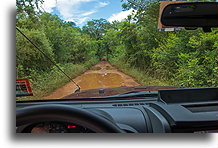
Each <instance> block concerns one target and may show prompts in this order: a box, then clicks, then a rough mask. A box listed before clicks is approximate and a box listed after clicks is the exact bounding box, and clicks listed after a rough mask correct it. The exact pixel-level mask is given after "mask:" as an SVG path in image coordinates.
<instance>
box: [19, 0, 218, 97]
mask: <svg viewBox="0 0 218 148" xmlns="http://www.w3.org/2000/svg"><path fill="white" fill-rule="evenodd" d="M121 2H122V3H123V5H122V6H123V9H124V10H129V9H131V8H133V9H134V10H135V12H133V14H132V15H129V16H128V18H127V19H125V20H123V21H121V22H118V21H114V22H112V23H110V22H108V21H107V20H106V19H99V20H92V21H89V22H87V24H86V25H85V26H83V27H81V28H79V27H78V26H77V25H76V24H75V23H74V22H66V21H63V20H61V19H60V18H59V17H58V16H54V15H51V14H49V13H45V12H42V11H40V10H38V11H36V10H37V9H38V5H39V4H40V3H43V0H28V1H26V0H17V5H16V10H17V15H16V27H18V28H19V29H20V30H21V31H22V32H24V33H25V34H26V36H28V37H29V38H30V39H31V40H32V41H33V42H34V43H36V45H37V46H38V47H39V48H40V49H42V50H43V51H44V52H45V53H46V54H47V55H48V56H49V57H50V58H51V59H52V60H53V61H55V63H57V64H58V65H59V66H60V67H61V68H63V69H64V70H65V71H67V73H68V74H69V75H70V76H72V77H75V76H76V75H79V74H80V73H82V72H84V71H85V70H86V69H88V68H90V66H91V65H93V64H95V63H96V62H98V61H99V60H100V58H101V57H102V56H107V58H108V60H109V61H110V62H111V63H112V64H113V65H115V66H117V67H118V68H120V69H121V70H124V71H126V72H127V74H128V70H131V69H134V70H135V71H137V72H132V73H131V75H132V76H133V77H135V78H136V79H137V80H138V81H139V82H141V84H142V85H143V84H150V85H158V84H162V85H176V86H179V85H180V84H181V83H182V82H185V81H188V83H187V87H205V86H209V87H212V86H217V59H218V56H217V45H218V43H217V37H218V32H217V29H214V30H213V31H212V32H210V33H204V32H203V31H202V29H200V28H199V29H197V30H193V31H187V30H185V29H182V30H180V31H176V32H159V31H158V30H157V23H158V15H159V1H158V0H150V1H144V0H121ZM16 54H17V60H16V71H17V78H29V79H30V80H31V82H32V84H33V88H34V87H36V90H39V89H40V90H42V91H47V93H49V92H51V91H52V90H54V89H55V88H57V87H59V86H60V85H63V83H65V82H66V81H67V78H66V79H65V80H63V81H62V80H60V79H61V78H63V75H61V74H60V72H58V70H57V69H56V68H55V67H54V65H52V63H50V62H49V61H48V59H46V58H45V57H44V56H43V55H42V54H41V53H40V52H39V51H37V50H36V49H35V48H34V47H33V45H32V44H31V43H29V42H28V41H27V40H26V39H25V38H24V37H23V36H22V35H21V34H20V33H19V32H16ZM69 69H70V70H69ZM73 71H74V72H76V74H75V73H73ZM55 73H57V74H55ZM57 75H60V76H57ZM139 75H140V78H139V77H138V76H139ZM143 75H144V77H143ZM146 76H149V77H152V78H154V79H156V80H158V81H162V82H163V83H155V82H156V81H154V83H146ZM49 77H50V78H49ZM41 81H43V82H48V83H47V85H46V86H44V85H45V83H42V84H41V85H40V83H39V82H41ZM53 81H61V82H60V83H58V82H57V84H56V82H55V83H53ZM43 93H44V92H43ZM44 94H46V93H44Z"/></svg>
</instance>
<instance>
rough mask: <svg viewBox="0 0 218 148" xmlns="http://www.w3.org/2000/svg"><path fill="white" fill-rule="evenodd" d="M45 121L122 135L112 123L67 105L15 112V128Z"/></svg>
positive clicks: (30, 108)
mask: <svg viewBox="0 0 218 148" xmlns="http://www.w3.org/2000/svg"><path fill="white" fill-rule="evenodd" d="M46 121H63V122H72V123H75V124H78V125H80V126H83V127H86V128H89V129H91V130H92V131H94V132H96V133H123V130H121V129H120V128H119V127H118V126H117V125H116V124H115V123H113V122H112V121H110V120H108V119H106V118H104V117H101V116H98V115H96V114H94V113H92V112H88V111H87V110H85V109H82V108H75V107H72V106H69V105H57V104H49V105H35V106H30V107H25V108H21V109H18V110H17V111H16V126H17V127H18V126H22V125H25V124H30V123H36V122H46Z"/></svg>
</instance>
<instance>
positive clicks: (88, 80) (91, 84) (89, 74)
mask: <svg viewBox="0 0 218 148" xmlns="http://www.w3.org/2000/svg"><path fill="white" fill-rule="evenodd" d="M74 81H75V82H76V83H77V84H78V85H79V86H80V87H81V90H87V89H96V88H109V87H120V86H139V83H137V82H136V81H135V80H134V79H133V78H132V77H130V76H128V75H126V74H124V73H122V72H120V71H118V69H116V68H114V67H113V66H112V65H111V64H110V63H109V62H107V61H100V62H99V63H97V64H96V65H95V66H93V67H92V68H91V69H90V70H88V71H86V72H85V73H83V74H82V75H80V76H78V77H76V78H75V79H74ZM76 89H77V87H76V86H75V85H74V84H73V83H72V82H68V83H67V84H65V85H64V86H63V87H61V88H58V89H56V90H55V91H54V92H52V93H51V94H50V95H48V96H46V97H44V98H43V99H60V98H62V97H64V96H67V95H70V94H72V93H73V92H75V90H76Z"/></svg>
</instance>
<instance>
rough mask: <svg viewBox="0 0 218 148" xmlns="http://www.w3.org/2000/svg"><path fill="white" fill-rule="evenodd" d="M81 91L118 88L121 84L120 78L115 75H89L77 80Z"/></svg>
mask: <svg viewBox="0 0 218 148" xmlns="http://www.w3.org/2000/svg"><path fill="white" fill-rule="evenodd" d="M78 81H79V83H78V85H79V86H80V87H81V90H87V89H95V88H108V87H119V86H121V85H122V84H123V80H122V77H121V76H120V75H119V74H116V73H103V74H99V73H89V74H85V75H82V76H81V77H80V78H79V80H78Z"/></svg>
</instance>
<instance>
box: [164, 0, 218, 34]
mask: <svg viewBox="0 0 218 148" xmlns="http://www.w3.org/2000/svg"><path fill="white" fill-rule="evenodd" d="M217 12H218V2H194V3H191V2H190V3H176V4H169V5H167V6H166V7H165V8H164V10H163V12H162V15H161V23H162V24H163V25H165V26H176V27H187V28H189V27H194V28H196V27H202V28H203V29H204V31H210V30H211V28H212V27H218V15H217Z"/></svg>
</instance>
